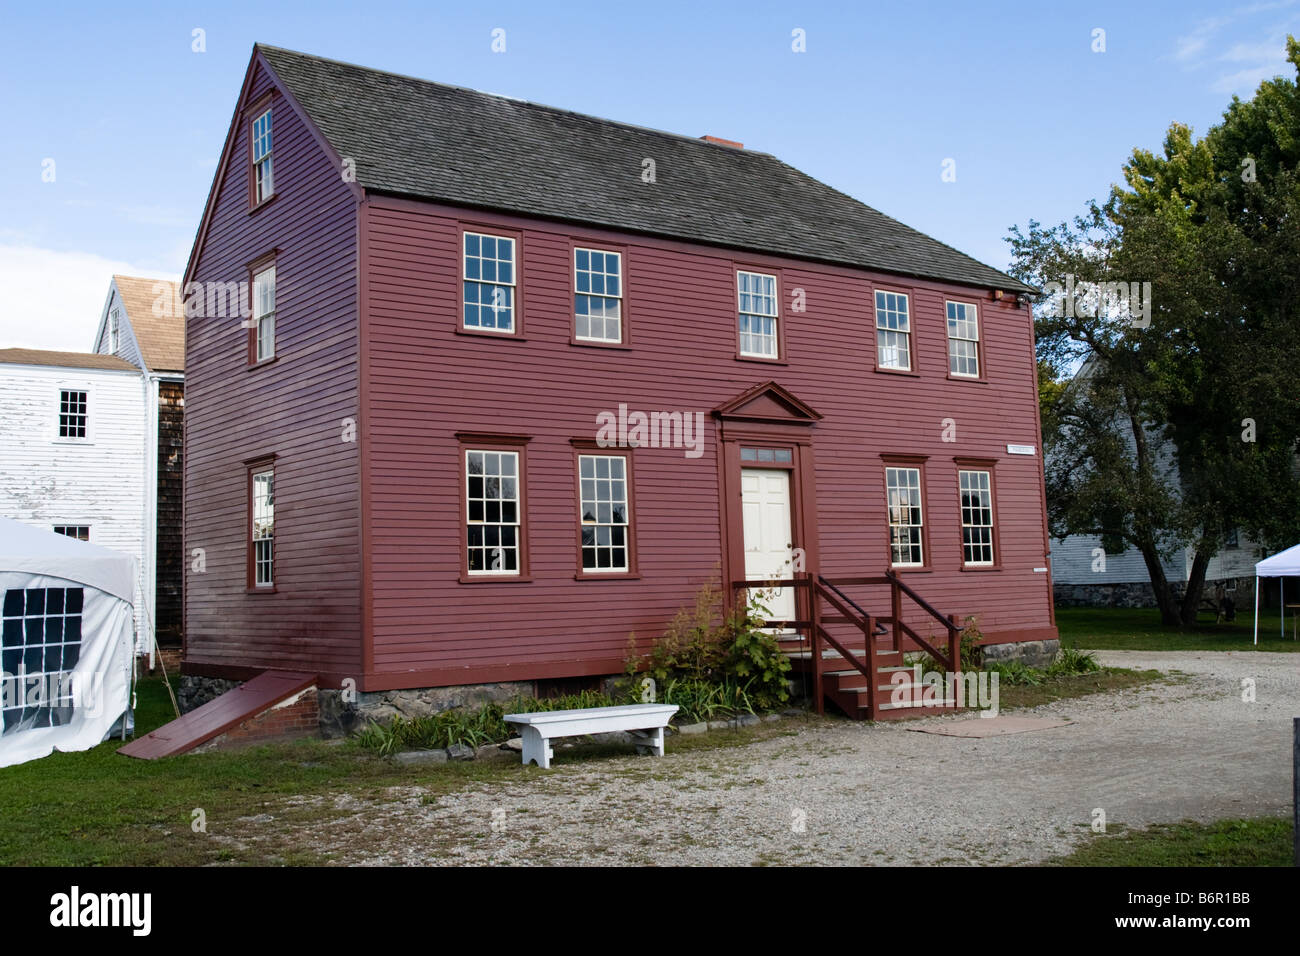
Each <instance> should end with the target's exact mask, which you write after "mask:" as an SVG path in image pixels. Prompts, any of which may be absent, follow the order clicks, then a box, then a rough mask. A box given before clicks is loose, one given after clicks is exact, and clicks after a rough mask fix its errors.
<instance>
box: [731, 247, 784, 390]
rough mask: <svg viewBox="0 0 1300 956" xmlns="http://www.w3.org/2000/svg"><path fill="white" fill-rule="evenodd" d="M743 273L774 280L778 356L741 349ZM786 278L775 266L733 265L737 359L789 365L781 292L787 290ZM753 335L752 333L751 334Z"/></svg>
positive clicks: (773, 294) (732, 280) (733, 309)
mask: <svg viewBox="0 0 1300 956" xmlns="http://www.w3.org/2000/svg"><path fill="white" fill-rule="evenodd" d="M742 272H745V273H748V274H750V275H758V276H763V277H765V278H769V279H771V280H772V301H773V304H774V305H775V307H776V312H775V314H773V315H772V316H771V318H772V319H773V320H774V321H775V322H776V334H775V336H774V338H775V339H776V354H775V355H761V354H758V353H754V352H746V351H744V349H743V348H742V347H741V342H742V339H741V333H740V316H741V311H740V274H741V273H742ZM784 280H785V276H784V275H783V274H782V270H781V269H779V268H776V267H773V266H766V265H760V264H758V263H754V262H747V261H741V260H735V261H733V262H732V263H731V293H732V312H733V314H734V315H735V316H736V318H735V320H734V321H733V323H732V328H733V329H734V331H735V333H736V358H737V359H738V360H739V361H742V362H768V363H771V364H776V365H785V364H787V362H786V358H785V323H786V314H785V305H784V302H783V300H782V298H781V291H782V289H784V288H785V281H784ZM744 314H745V315H760V314H761V313H757V312H746V313H744ZM751 334H752V333H751Z"/></svg>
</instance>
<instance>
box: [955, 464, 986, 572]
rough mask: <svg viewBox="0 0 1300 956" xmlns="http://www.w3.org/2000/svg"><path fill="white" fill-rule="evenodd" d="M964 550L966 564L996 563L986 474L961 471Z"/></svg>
mask: <svg viewBox="0 0 1300 956" xmlns="http://www.w3.org/2000/svg"><path fill="white" fill-rule="evenodd" d="M957 480H958V483H959V484H960V486H961V546H962V561H964V562H965V563H966V564H992V563H993V492H992V487H991V483H990V480H989V473H988V472H987V471H959V472H957Z"/></svg>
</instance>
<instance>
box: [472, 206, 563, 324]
mask: <svg viewBox="0 0 1300 956" xmlns="http://www.w3.org/2000/svg"><path fill="white" fill-rule="evenodd" d="M458 233H459V240H458V242H459V246H458V248H457V261H458V262H459V263H460V268H459V269H457V270H456V333H457V334H458V335H482V336H486V337H487V338H491V339H516V340H519V341H523V340H524V236H523V233H522V232H521V231H520V230H518V229H509V228H506V227H503V226H497V225H494V224H491V223H481V222H469V221H465V222H461V223H460V224H459V230H458ZM471 234H472V235H476V236H487V237H488V238H491V239H510V240H513V242H514V246H515V258H514V282H513V284H511V288H513V289H514V327H513V328H512V329H511V330H510V331H509V332H501V331H498V330H496V329H485V328H482V327H469V326H466V325H465V283H466V282H482V281H483V280H482V279H466V278H465V258H466V257H465V237H466V236H467V235H471ZM569 281H570V282H572V281H573V280H572V279H570V280H569ZM487 284H489V285H505V284H506V283H498V282H490V283H487Z"/></svg>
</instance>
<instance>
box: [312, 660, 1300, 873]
mask: <svg viewBox="0 0 1300 956" xmlns="http://www.w3.org/2000/svg"><path fill="white" fill-rule="evenodd" d="M1097 656H1098V659H1099V660H1101V661H1102V662H1103V663H1107V664H1113V665H1116V666H1122V667H1133V668H1139V669H1146V668H1154V669H1158V670H1161V671H1164V672H1166V673H1169V674H1172V675H1174V679H1173V680H1172V681H1169V682H1162V683H1160V684H1156V685H1149V686H1146V687H1142V688H1138V689H1133V690H1127V691H1122V692H1117V693H1107V694H1097V695H1093V696H1090V697H1083V698H1078V699H1074V700H1066V701H1060V702H1057V703H1054V704H1049V705H1045V706H1042V707H1039V708H1035V709H1033V710H1017V711H1015V713H1016V715H1017V716H1051V717H1059V718H1064V719H1069V720H1070V721H1071V723H1070V725H1069V726H1065V727H1061V728H1057V729H1053V730H1043V731H1035V732H1031V733H1024V734H1017V735H1010V736H1003V737H991V738H986V739H982V740H972V739H963V738H956V737H946V736H938V735H934V734H924V733H914V732H912V731H910V730H908V728H909V727H916V726H918V725H922V724H925V723H932V722H933V721H935V720H950V719H953V718H949V717H941V718H928V719H926V720H924V721H902V722H894V723H886V724H877V725H874V726H868V725H864V724H855V723H849V722H845V721H819V720H815V719H809V720H801V719H795V720H791V721H789V722H788V724H786V725H781V724H777V725H775V726H777V727H781V728H782V730H783V732H782V733H780V734H779V735H777V736H773V737H771V738H769V739H765V740H758V741H755V742H752V743H748V744H745V745H742V746H737V747H724V748H718V749H709V750H696V751H692V752H679V753H676V754H674V753H673V747H672V742H671V740H670V742H669V745H668V756H666V757H665V758H663V759H662V760H654V759H650V758H644V757H642V758H634V757H627V758H622V757H616V758H601V759H598V760H591V761H584V762H582V763H580V764H575V765H569V766H561V767H560V768H558V769H556V770H553V771H551V772H549V773H545V774H542V773H537V774H530V775H528V776H527V777H524V776H523V775H521V777H520V779H519V780H518V781H513V780H502V781H497V782H492V783H486V784H480V783H475V784H472V785H470V786H469V788H468V789H465V790H461V791H459V792H457V793H454V794H451V795H448V796H443V797H438V798H436V799H435V798H431V797H425V796H424V795H423V794H422V793H421V792H420V790H419V789H417V788H409V789H402V790H393V791H389V793H388V797H387V799H385V800H382V801H374V802H367V801H359V800H357V799H356V798H353V797H350V796H349V797H340V798H339V800H338V801H337V802H335V803H334V804H333V806H332V807H331V808H330V809H331V812H329V813H323V814H321V815H320V817H319V818H318V822H314V823H306V824H303V825H302V826H301V827H299V828H298V830H297V832H295V833H294V834H293V835H292V839H293V841H294V842H295V843H297V844H298V845H310V846H311V847H312V848H313V849H315V850H318V851H320V852H331V853H334V854H335V860H336V862H338V863H343V864H416V865H429V864H507V865H530V864H565V863H572V864H611V865H620V864H622V865H627V864H687V865H700V864H704V865H751V864H811V863H817V864H871V863H898V864H913V863H915V864H943V863H953V864H966V863H980V864H1014V863H1021V862H1034V861H1040V860H1043V859H1045V858H1047V857H1051V856H1054V855H1057V854H1060V853H1063V852H1068V851H1069V850H1070V848H1071V847H1072V846H1073V845H1074V843H1075V841H1077V840H1079V839H1081V838H1082V836H1083V835H1084V834H1086V833H1087V832H1088V830H1089V825H1090V823H1091V822H1092V820H1093V811H1094V808H1101V809H1103V810H1105V813H1106V819H1107V821H1108V822H1109V823H1111V824H1115V823H1122V824H1125V825H1126V826H1129V827H1135V826H1138V827H1140V826H1146V825H1149V824H1152V823H1158V822H1175V821H1179V820H1183V819H1189V818H1190V819H1195V820H1202V821H1209V820H1215V819H1220V818H1224V817H1241V816H1254V815H1261V814H1279V815H1280V814H1283V813H1285V812H1287V811H1288V809H1289V807H1290V787H1291V749H1290V748H1291V738H1290V734H1291V718H1292V716H1296V715H1300V655H1293V654H1257V653H1236V652H1234V653H1196V652H1167V653H1158V652H1100V653H1099V654H1098V655H1097ZM1247 678H1248V679H1251V680H1253V681H1254V682H1255V694H1256V700H1255V702H1253V703H1246V702H1243V700H1242V681H1243V679H1247ZM515 759H517V758H515Z"/></svg>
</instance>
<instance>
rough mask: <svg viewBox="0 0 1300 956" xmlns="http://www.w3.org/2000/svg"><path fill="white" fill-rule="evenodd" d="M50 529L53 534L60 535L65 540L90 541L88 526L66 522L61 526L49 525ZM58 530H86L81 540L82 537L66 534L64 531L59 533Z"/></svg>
mask: <svg viewBox="0 0 1300 956" xmlns="http://www.w3.org/2000/svg"><path fill="white" fill-rule="evenodd" d="M50 528H51V529H52V530H53V531H54V533H55V534H61V535H63V536H64V537H65V538H72V539H73V540H74V541H86V542H89V541H90V525H88V524H69V523H66V522H65V523H63V524H52V525H50ZM60 528H64V529H67V528H77V529H81V528H85V529H86V536H85V537H84V538H83V537H81V536H80V535H77V534H68V533H67V531H66V530H64V531H60V530H59V529H60Z"/></svg>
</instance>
